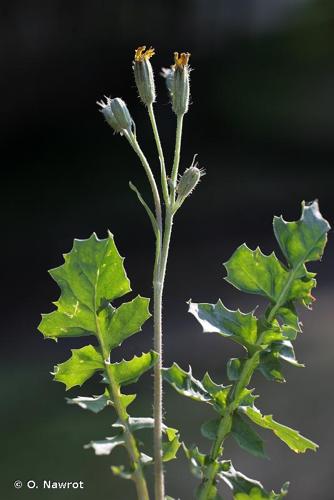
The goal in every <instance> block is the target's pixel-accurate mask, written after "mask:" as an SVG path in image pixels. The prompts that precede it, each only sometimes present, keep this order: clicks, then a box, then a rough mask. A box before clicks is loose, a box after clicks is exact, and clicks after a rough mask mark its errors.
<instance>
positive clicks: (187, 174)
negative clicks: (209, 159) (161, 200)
mask: <svg viewBox="0 0 334 500" xmlns="http://www.w3.org/2000/svg"><path fill="white" fill-rule="evenodd" d="M204 174H205V172H204V170H203V169H200V168H198V166H197V163H195V164H194V162H193V164H192V165H191V167H189V168H187V169H186V170H185V171H184V173H183V175H182V176H181V179H180V181H179V183H178V185H177V188H176V190H177V200H176V201H177V204H178V205H179V206H180V205H182V203H183V202H184V200H185V199H186V198H187V197H188V196H189V195H190V194H191V193H192V192H193V190H194V189H195V187H196V186H197V184H198V183H199V181H200V180H201V177H202V176H203V175H204Z"/></svg>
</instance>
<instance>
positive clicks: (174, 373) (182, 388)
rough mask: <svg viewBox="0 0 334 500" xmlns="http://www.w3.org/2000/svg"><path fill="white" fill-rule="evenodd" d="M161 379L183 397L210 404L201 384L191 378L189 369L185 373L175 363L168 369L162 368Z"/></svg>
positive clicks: (209, 399)
mask: <svg viewBox="0 0 334 500" xmlns="http://www.w3.org/2000/svg"><path fill="white" fill-rule="evenodd" d="M163 379H164V380H165V381H166V382H168V383H169V384H170V385H171V386H172V387H173V388H174V389H175V390H176V391H177V392H178V393H179V394H182V395H183V396H186V397H188V398H191V399H194V400H195V401H202V402H204V403H210V402H211V396H210V394H209V393H208V392H207V391H206V390H205V388H204V387H203V384H202V383H201V382H200V381H199V380H196V379H195V378H194V377H193V376H192V371H191V367H189V372H186V371H184V370H182V368H180V367H179V365H178V364H177V363H173V365H172V366H171V367H170V368H163Z"/></svg>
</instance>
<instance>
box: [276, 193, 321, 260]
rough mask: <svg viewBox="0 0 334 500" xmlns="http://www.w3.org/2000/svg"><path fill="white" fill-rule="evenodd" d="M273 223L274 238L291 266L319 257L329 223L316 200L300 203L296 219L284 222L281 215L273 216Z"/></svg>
mask: <svg viewBox="0 0 334 500" xmlns="http://www.w3.org/2000/svg"><path fill="white" fill-rule="evenodd" d="M273 224H274V232H275V236H276V239H277V241H278V243H279V246H280V247H281V250H282V252H283V254H284V255H285V257H286V259H287V261H288V262H289V264H290V266H291V267H293V268H296V267H298V266H299V265H300V264H301V263H306V262H310V261H315V260H320V259H321V257H322V254H323V252H324V248H325V245H326V241H327V233H328V231H329V230H330V225H329V224H328V222H327V221H326V220H325V219H324V218H323V217H322V215H321V213H320V211H319V205H318V202H317V201H314V202H313V203H310V204H305V202H304V203H303V204H302V215H301V218H300V219H299V220H298V221H294V222H286V221H285V220H284V219H283V217H275V218H274V223H273Z"/></svg>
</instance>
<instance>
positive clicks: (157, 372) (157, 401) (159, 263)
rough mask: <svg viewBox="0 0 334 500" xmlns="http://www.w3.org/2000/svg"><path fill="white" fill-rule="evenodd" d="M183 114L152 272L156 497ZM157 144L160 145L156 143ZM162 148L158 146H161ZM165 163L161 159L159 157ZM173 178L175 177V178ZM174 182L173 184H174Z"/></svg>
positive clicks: (158, 495) (158, 493) (161, 490)
mask: <svg viewBox="0 0 334 500" xmlns="http://www.w3.org/2000/svg"><path fill="white" fill-rule="evenodd" d="M182 123H183V116H181V117H178V118H177V127H176V139H175V153H174V162H173V171H172V189H171V194H172V196H171V200H170V201H169V203H168V205H167V206H166V219H165V226H164V233H163V238H162V242H161V243H162V245H161V247H160V246H159V245H157V252H159V254H158V253H156V260H155V267H154V276H153V290H154V350H155V351H156V352H157V353H158V354H159V358H158V362H157V364H156V365H155V366H154V404H153V407H154V467H155V470H154V478H155V500H164V498H165V484H164V470H163V461H162V423H163V404H162V367H163V358H162V299H163V291H164V284H165V277H166V268H167V261H168V254H169V247H170V241H171V235H172V228H173V217H174V213H175V212H174V202H175V185H176V179H177V173H178V169H179V164H180V152H181V138H182ZM157 147H158V146H157ZM158 151H159V147H158ZM160 162H161V163H162V159H160ZM173 179H174V181H173ZM173 186H174V187H173Z"/></svg>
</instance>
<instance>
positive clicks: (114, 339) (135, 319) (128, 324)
mask: <svg viewBox="0 0 334 500" xmlns="http://www.w3.org/2000/svg"><path fill="white" fill-rule="evenodd" d="M149 302H150V300H149V299H147V298H144V297H141V296H140V295H138V296H137V297H136V298H135V299H133V300H132V301H131V302H126V303H124V304H122V305H120V306H119V308H118V309H116V310H114V311H113V312H111V313H109V314H108V315H107V316H106V321H105V323H104V325H103V326H104V328H102V331H101V333H102V335H103V340H104V343H105V345H106V347H107V348H108V350H109V351H111V350H112V349H114V348H115V347H118V346H119V345H121V344H122V342H123V341H124V340H125V339H127V338H128V337H130V336H131V335H134V334H135V333H137V332H139V331H141V327H142V325H143V324H144V323H145V321H146V320H147V319H148V318H150V316H151V314H150V312H149V310H148V305H149ZM102 314H103V311H102V312H101V315H102Z"/></svg>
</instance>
